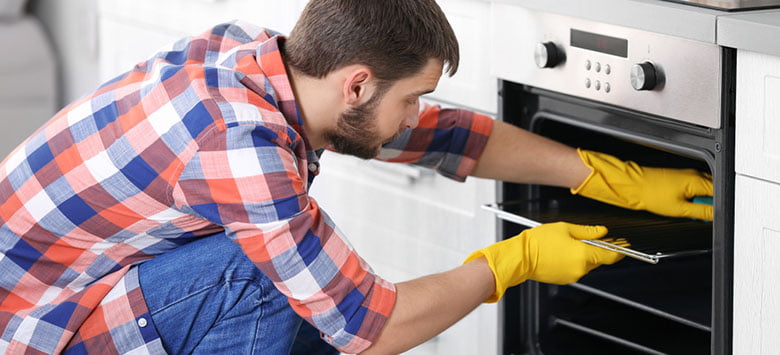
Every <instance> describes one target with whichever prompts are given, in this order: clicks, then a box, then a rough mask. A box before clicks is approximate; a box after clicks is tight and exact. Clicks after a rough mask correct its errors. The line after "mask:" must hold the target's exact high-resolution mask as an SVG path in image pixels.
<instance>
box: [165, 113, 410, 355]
mask: <svg viewBox="0 0 780 355" xmlns="http://www.w3.org/2000/svg"><path fill="white" fill-rule="evenodd" d="M285 130H286V127H281V126H280V127H273V126H272V125H265V126H261V125H258V126H252V125H245V126H237V127H232V128H228V129H226V130H224V131H221V132H215V133H211V134H210V136H209V137H208V138H205V139H201V146H200V147H199V149H198V153H197V154H196V155H195V157H194V158H193V159H192V161H190V162H189V163H188V164H187V166H186V167H185V168H184V170H183V172H182V174H181V177H180V179H179V182H178V184H177V185H176V187H175V191H174V194H173V195H174V198H175V199H176V203H177V205H179V208H181V209H183V210H186V211H187V212H190V213H192V214H194V215H197V216H200V217H202V218H203V219H205V220H208V221H209V222H211V223H214V224H218V225H221V226H223V227H224V228H225V231H226V233H227V234H228V235H229V236H230V237H231V238H232V239H233V240H234V241H235V242H236V243H238V244H239V245H240V246H241V248H242V249H243V250H244V252H245V254H246V255H247V256H248V257H249V259H250V260H252V262H254V264H255V265H257V267H258V268H259V269H260V270H261V271H262V272H263V273H264V274H265V275H266V276H268V277H269V278H271V279H272V280H273V281H274V283H275V285H276V287H277V289H278V290H279V291H281V292H282V293H283V294H284V295H285V296H287V297H288V300H289V303H290V306H291V307H292V308H293V310H295V312H296V313H297V314H299V315H300V316H301V317H303V318H304V319H305V320H306V321H308V322H310V323H311V324H313V325H314V326H315V327H316V328H318V329H319V330H320V331H321V332H322V336H323V339H324V340H326V341H327V342H328V343H330V344H331V345H333V346H334V347H336V348H338V349H339V350H341V351H343V352H348V353H357V352H360V351H362V350H364V349H365V348H367V347H368V346H370V345H371V342H372V341H373V340H374V339H375V338H376V336H377V335H378V334H379V332H380V331H381V329H382V327H383V325H384V323H385V321H386V319H387V317H388V316H389V315H390V312H391V310H392V308H393V305H394V303H395V287H394V285H393V284H392V283H390V282H388V281H386V280H384V279H382V278H380V277H379V276H377V275H376V274H375V273H374V272H373V271H372V270H371V268H370V267H369V265H368V264H367V263H366V262H365V261H364V260H363V259H361V258H360V256H358V255H357V253H356V252H355V251H354V249H353V248H352V247H351V246H350V245H349V244H348V243H347V242H346V241H345V239H344V238H343V237H342V236H341V232H340V231H339V230H338V229H337V228H336V226H335V225H334V223H333V221H332V220H331V219H330V218H329V217H328V215H327V214H326V213H325V212H324V211H323V210H321V209H320V207H319V205H318V204H317V202H316V201H315V200H314V199H313V198H311V197H310V196H309V195H308V194H307V191H306V181H307V178H306V174H307V172H306V170H304V169H306V160H305V158H303V157H302V152H301V151H300V150H298V149H297V147H300V146H299V144H300V145H302V142H301V141H297V142H295V141H294V140H293V139H291V138H290V137H289V136H287V135H286V134H285ZM303 153H305V152H303ZM303 156H305V154H303Z"/></svg>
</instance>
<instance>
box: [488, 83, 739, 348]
mask: <svg viewBox="0 0 780 355" xmlns="http://www.w3.org/2000/svg"><path fill="white" fill-rule="evenodd" d="M500 87H501V91H500V92H501V94H502V100H501V105H500V112H499V115H500V117H501V118H502V119H504V120H505V121H508V122H511V123H513V124H515V125H517V126H520V127H522V128H525V129H528V130H530V131H532V132H535V133H538V134H540V135H543V136H546V137H549V138H552V139H554V140H557V141H560V142H562V143H565V144H567V145H570V146H573V147H581V148H584V149H590V150H595V151H600V152H605V153H609V154H612V155H615V156H617V157H619V158H621V159H623V160H632V161H635V162H637V163H639V164H641V165H644V166H657V167H669V168H693V169H698V170H700V171H704V172H707V173H710V174H712V176H713V181H714V183H715V186H716V188H715V195H714V198H713V207H714V209H715V220H714V222H707V221H700V220H692V219H678V218H666V217H659V216H656V215H652V214H650V213H647V212H642V211H630V210H626V209H620V208H615V207H612V206H609V205H606V204H603V203H600V202H595V201H591V200H588V199H585V198H582V197H579V196H574V195H572V194H571V193H570V192H569V191H568V189H561V188H555V187H546V186H539V185H523V184H509V183H504V184H502V186H501V188H500V189H499V191H500V192H499V200H500V202H499V204H498V205H499V206H500V207H502V208H503V211H504V212H505V213H508V214H512V215H517V216H521V217H525V218H530V219H533V220H537V221H540V222H542V223H546V222H554V221H558V220H562V221H568V222H573V223H580V224H602V225H606V226H607V227H608V228H609V229H610V234H609V235H608V236H607V237H613V238H626V239H628V240H629V242H631V243H632V246H631V248H634V249H642V250H643V251H644V252H647V253H650V254H652V253H655V252H658V253H661V254H665V256H668V257H664V258H662V259H659V260H656V262H657V263H656V264H653V263H648V262H645V261H646V260H645V261H641V260H637V259H634V258H625V259H623V260H622V261H620V262H618V263H617V264H615V265H610V266H602V267H600V268H597V269H596V270H594V271H592V272H591V273H589V274H588V275H586V276H585V277H583V278H582V279H581V280H580V281H579V282H577V283H575V284H572V285H567V286H557V285H548V284H543V283H537V282H526V283H524V284H522V285H521V286H519V287H515V288H513V289H510V290H509V292H508V293H507V296H506V298H505V302H504V307H505V312H504V316H505V318H504V323H505V327H504V330H505V332H504V353H507V354H520V353H544V354H575V353H576V354H590V353H592V354H631V353H637V354H665V353H680V354H683V353H684V354H703V353H720V352H724V353H727V352H728V350H727V348H728V346H727V345H724V343H725V342H727V343H728V344H730V340H728V339H730V326H729V324H730V322H729V320H728V319H729V316H728V315H727V314H730V306H728V305H730V292H729V291H728V290H730V285H731V276H730V275H731V274H730V272H720V270H724V269H729V268H730V264H731V261H730V260H731V255H730V254H731V248H730V246H729V245H730V239H731V227H730V226H731V225H732V224H733V223H732V222H729V220H730V219H731V218H733V217H731V215H732V212H731V209H732V208H731V207H726V206H727V202H728V201H731V199H730V197H729V196H732V195H733V180H734V178H733V173H728V171H729V169H731V168H730V167H729V165H730V164H728V162H729V161H730V160H729V157H728V156H729V155H730V154H733V153H731V152H728V151H724V143H725V142H724V140H728V137H730V135H729V134H728V132H726V131H724V130H716V129H711V128H705V127H700V126H695V125H690V124H684V123H680V122H676V121H672V120H668V119H663V118H658V117H650V116H646V115H642V114H639V113H636V112H631V111H627V110H621V109H617V108H614V107H611V106H606V105H600V104H597V103H594V102H591V101H586V100H581V99H577V98H572V97H569V96H565V95H560V94H556V93H552V92H548V91H544V90H540V89H535V88H532V87H527V86H523V85H519V84H515V83H512V82H502V83H501V85H500ZM730 171H732V172H733V169H731V170H730ZM729 203H730V202H729ZM510 220H511V219H510ZM731 220H732V221H733V219H731ZM524 228H525V226H522V225H520V224H518V223H515V222H512V221H504V222H502V223H501V224H500V227H499V230H500V233H501V235H502V237H504V238H507V237H511V236H513V235H515V234H517V233H519V232H520V231H521V230H522V229H524ZM632 237H633V238H634V241H633V242H632V241H631V240H632ZM659 255H660V254H659ZM724 337H725V338H726V340H723V338H724Z"/></svg>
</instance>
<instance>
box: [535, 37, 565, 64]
mask: <svg viewBox="0 0 780 355" xmlns="http://www.w3.org/2000/svg"><path fill="white" fill-rule="evenodd" d="M563 58H564V55H563V51H561V50H560V49H559V48H558V46H556V45H555V43H553V42H540V43H538V44H537V45H536V50H535V51H534V60H535V61H536V66H538V67H539V68H552V67H554V66H556V65H558V64H560V63H561V62H562V61H563Z"/></svg>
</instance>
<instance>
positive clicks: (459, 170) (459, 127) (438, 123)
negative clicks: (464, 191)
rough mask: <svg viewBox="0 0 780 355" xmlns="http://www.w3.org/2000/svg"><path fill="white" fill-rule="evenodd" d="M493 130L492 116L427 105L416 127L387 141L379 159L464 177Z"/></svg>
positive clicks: (467, 174)
mask: <svg viewBox="0 0 780 355" xmlns="http://www.w3.org/2000/svg"><path fill="white" fill-rule="evenodd" d="M492 130H493V120H492V119H491V118H490V117H488V116H485V115H482V114H479V113H476V112H471V111H468V110H462V109H442V108H440V107H438V106H427V107H425V108H424V109H423V110H422V111H421V112H420V117H419V123H418V125H417V127H415V128H414V129H408V130H406V131H405V132H404V133H403V134H402V135H401V136H399V137H398V138H397V139H395V140H393V141H392V142H389V143H387V144H385V145H384V146H383V147H382V150H381V151H380V153H379V156H377V159H379V160H384V161H389V162H399V163H410V164H415V165H420V166H424V167H428V168H432V169H435V170H436V171H437V172H438V173H439V174H441V175H443V176H446V177H448V178H451V179H453V180H457V181H464V180H465V179H466V177H467V176H469V175H470V174H471V172H472V171H473V170H474V167H475V166H476V164H477V160H478V159H479V157H480V156H481V155H482V152H483V151H484V149H485V145H486V144H487V140H488V137H489V136H490V133H491V131H492Z"/></svg>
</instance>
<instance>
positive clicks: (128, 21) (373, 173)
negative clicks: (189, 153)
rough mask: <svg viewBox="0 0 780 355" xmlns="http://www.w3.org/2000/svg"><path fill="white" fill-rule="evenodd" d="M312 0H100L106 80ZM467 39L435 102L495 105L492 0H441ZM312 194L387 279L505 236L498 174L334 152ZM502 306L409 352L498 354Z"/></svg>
mask: <svg viewBox="0 0 780 355" xmlns="http://www.w3.org/2000/svg"><path fill="white" fill-rule="evenodd" d="M306 3H307V1H306V0H295V1H268V0H263V1H260V0H220V1H216V0H213V1H208V0H197V1H196V0H169V1H163V2H160V1H153V0H136V1H131V2H130V1H121V0H101V1H99V4H98V6H99V11H98V18H99V22H98V23H99V53H100V58H101V60H100V62H101V63H100V70H101V78H102V79H101V80H106V79H109V78H111V77H113V76H115V75H117V74H119V73H121V72H123V71H125V70H127V69H128V68H130V67H132V66H133V65H134V64H135V63H137V62H139V61H141V60H144V59H145V58H147V57H148V56H149V55H151V54H153V53H154V52H156V51H157V50H159V49H160V48H163V47H164V46H166V45H168V44H170V43H172V42H173V41H175V40H177V39H179V38H181V37H183V36H186V35H191V34H198V33H201V32H202V31H203V30H205V29H207V28H208V27H209V26H211V25H214V24H216V23H219V22H224V21H229V20H231V19H236V18H240V19H242V20H246V21H249V22H252V23H256V24H259V25H262V26H266V27H268V28H271V29H274V30H277V31H280V32H282V33H288V32H289V31H290V30H291V29H292V27H293V25H294V24H295V21H296V20H297V17H298V14H299V13H300V12H301V10H302V9H303V7H304V6H305V4H306ZM439 4H440V5H441V7H442V9H443V10H444V11H445V13H447V15H448V18H449V19H450V22H451V24H452V26H453V29H454V31H455V33H456V36H457V37H458V39H459V43H460V56H461V62H460V66H459V70H458V73H457V75H456V76H455V77H453V78H449V77H446V76H445V77H442V79H441V81H440V83H439V85H438V88H437V90H436V92H434V93H433V94H431V95H429V96H430V98H431V99H433V100H435V103H441V104H444V105H445V106H446V105H447V104H451V103H455V104H457V105H458V106H461V107H467V108H470V109H474V110H476V111H479V112H483V113H487V114H494V113H495V112H496V104H497V96H496V95H497V94H496V80H495V77H492V76H491V75H490V72H489V66H488V65H487V59H488V58H487V56H486V55H485V52H486V48H487V46H488V45H489V43H488V41H487V40H486V38H488V35H487V34H488V28H489V25H488V22H487V18H488V17H487V13H488V10H489V3H488V2H486V1H475V0H440V1H439ZM321 166H322V167H321V173H320V176H319V177H318V178H317V180H316V181H315V183H314V185H313V187H312V191H311V194H312V196H314V197H315V198H316V199H317V201H318V202H319V203H320V204H321V205H322V207H323V209H324V210H325V211H327V213H328V214H329V215H330V216H331V217H332V218H333V219H334V220H335V222H336V225H337V226H338V227H339V228H340V229H341V230H342V232H343V234H344V235H346V236H347V238H348V239H349V241H350V242H351V243H352V244H353V245H354V246H355V248H356V249H357V250H358V252H359V253H360V255H361V256H363V258H364V259H366V260H367V261H368V263H369V264H370V265H372V267H373V268H374V269H375V271H377V272H378V273H379V274H380V275H382V276H383V277H384V278H386V279H388V280H390V281H392V282H399V281H405V280H409V279H412V278H416V277H419V276H422V275H425V274H430V273H435V272H441V271H444V270H447V269H451V268H453V267H456V266H458V265H460V264H461V262H462V261H463V259H465V257H466V256H467V255H468V253H470V252H471V251H473V250H475V249H478V248H481V247H484V246H486V245H488V244H490V243H492V242H494V241H495V239H496V229H495V225H496V224H495V220H494V218H493V217H492V215H490V214H489V213H487V212H483V211H482V210H480V208H479V205H480V204H482V203H487V202H491V201H492V200H494V199H495V191H496V190H495V182H493V181H489V180H482V179H476V178H470V179H469V180H468V181H467V182H465V183H457V182H454V181H452V180H449V179H446V178H444V177H441V176H439V175H436V174H435V173H433V172H431V171H428V170H423V169H420V168H416V167H412V166H407V165H400V164H389V163H382V162H376V161H364V160H360V159H356V158H353V157H347V156H343V155H339V154H335V153H329V152H326V153H325V155H324V156H323V158H322V165H321ZM498 342H499V328H498V306H497V305H495V304H493V305H483V306H481V307H479V308H478V309H477V310H476V311H475V312H472V314H470V315H469V316H467V317H466V318H465V319H464V320H462V321H461V322H459V323H457V324H455V325H454V326H452V327H451V328H450V329H448V330H447V331H445V332H444V333H442V334H440V335H439V336H437V337H435V338H434V339H432V340H430V341H428V342H427V343H425V344H423V345H421V346H419V347H417V348H415V349H413V350H411V351H409V352H408V354H420V355H423V354H454V355H457V354H464V355H465V354H496V353H498Z"/></svg>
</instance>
